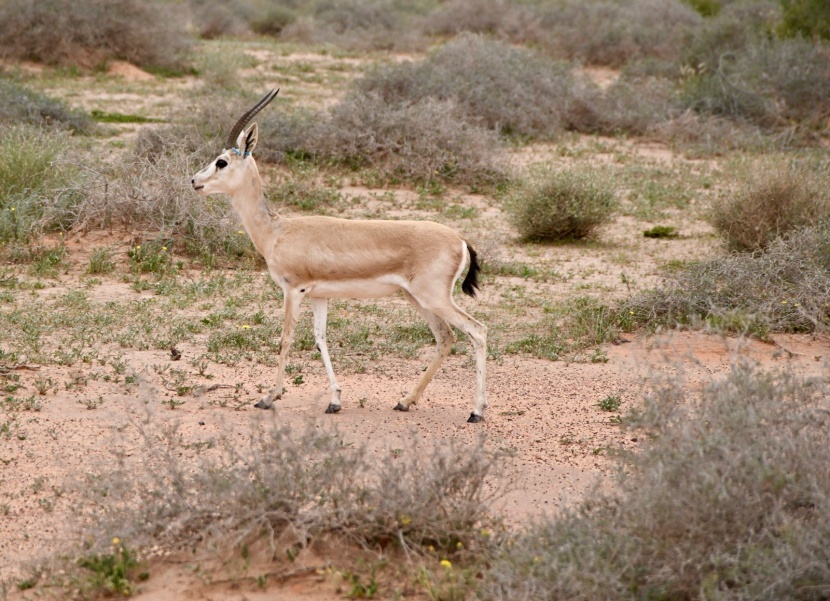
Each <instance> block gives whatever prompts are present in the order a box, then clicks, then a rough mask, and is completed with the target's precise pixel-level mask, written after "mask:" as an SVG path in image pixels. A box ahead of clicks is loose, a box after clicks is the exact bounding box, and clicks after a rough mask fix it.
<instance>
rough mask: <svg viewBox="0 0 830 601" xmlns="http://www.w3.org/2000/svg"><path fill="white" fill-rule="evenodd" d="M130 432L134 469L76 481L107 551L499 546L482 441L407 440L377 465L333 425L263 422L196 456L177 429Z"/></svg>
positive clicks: (458, 553) (464, 551) (273, 552)
mask: <svg viewBox="0 0 830 601" xmlns="http://www.w3.org/2000/svg"><path fill="white" fill-rule="evenodd" d="M133 426H134V427H135V428H137V429H138V430H139V434H140V435H141V437H142V438H143V440H144V443H145V444H144V445H143V447H142V453H141V459H140V461H139V462H132V461H130V460H129V459H128V458H127V457H126V456H125V455H121V454H116V453H114V456H113V460H115V463H116V465H115V467H111V466H107V467H105V468H103V469H100V470H98V472H97V473H90V474H89V478H88V483H87V482H84V483H82V486H83V488H84V489H85V490H87V491H88V493H87V496H88V499H87V503H85V504H84V511H85V514H86V516H87V517H88V518H89V520H90V521H91V522H92V523H91V524H90V523H87V524H85V525H84V530H85V531H86V533H87V535H88V536H90V537H92V538H93V539H96V540H97V541H98V542H99V543H102V547H104V548H106V545H107V544H108V542H109V539H110V537H111V536H112V533H119V536H120V537H121V539H122V540H127V541H129V544H130V545H131V546H132V547H134V548H141V547H145V548H146V547H150V546H153V547H156V548H158V547H161V548H163V549H178V548H181V547H187V548H191V547H193V548H194V549H198V550H199V551H202V552H206V551H209V550H211V549H219V550H220V553H225V552H227V553H229V554H233V553H234V552H236V553H237V554H238V551H239V549H241V548H243V547H246V548H250V549H251V551H252V553H253V552H254V549H259V550H262V551H263V552H264V557H263V558H264V559H273V558H274V557H280V556H281V557H285V556H286V554H287V553H288V554H289V557H291V556H292V555H291V554H292V553H293V555H296V554H297V552H298V551H299V550H301V549H302V548H305V547H307V546H309V545H314V544H316V543H318V542H321V541H322V540H324V537H326V536H328V535H335V536H338V537H341V538H342V539H345V540H346V541H348V542H350V543H353V544H357V545H359V546H362V547H365V548H370V549H380V548H383V547H385V546H386V545H388V544H390V543H391V544H393V545H396V546H403V547H404V548H405V549H406V550H407V551H410V552H414V553H416V554H423V555H426V554H427V552H428V549H429V547H432V548H433V550H434V551H436V552H438V553H440V554H441V556H442V557H446V556H448V555H451V556H454V557H464V556H465V555H468V554H474V553H481V552H482V551H483V550H486V549H488V548H489V547H490V546H491V545H492V544H493V543H494V541H496V540H497V537H496V536H492V535H491V536H488V535H487V534H482V532H481V528H482V527H483V526H484V525H486V526H487V527H488V528H489V529H490V532H489V533H488V534H492V533H493V532H494V530H496V528H495V526H497V525H498V522H497V520H496V518H494V517H493V516H492V514H491V512H490V510H489V502H490V501H491V500H492V499H493V497H494V496H495V495H496V494H498V492H497V489H494V488H492V487H489V488H488V487H485V480H486V479H487V477H488V476H489V475H491V474H492V473H493V471H494V468H495V466H496V462H497V459H498V457H497V456H496V455H495V454H494V453H492V452H490V451H488V450H487V449H485V448H484V446H483V444H481V443H479V444H473V445H469V446H466V447H464V448H462V447H460V446H456V445H452V444H450V445H448V446H445V447H441V448H437V449H432V448H430V449H422V448H420V447H419V446H418V445H417V444H413V445H412V446H410V447H409V448H406V449H399V450H397V452H396V454H395V455H394V456H393V455H391V454H389V455H387V456H386V457H385V458H384V459H383V460H382V461H380V462H379V461H378V460H377V459H376V455H375V454H374V453H369V452H368V451H367V449H366V448H365V447H364V446H362V445H355V444H350V443H347V442H346V441H345V440H344V439H343V438H342V437H341V436H340V435H339V433H338V432H337V431H336V430H335V429H333V428H321V427H320V425H319V424H317V425H315V424H313V423H311V422H309V423H308V424H307V427H305V428H301V429H299V431H297V430H292V429H291V428H290V427H289V426H286V425H278V424H277V423H276V420H270V421H268V420H264V421H258V422H252V425H251V428H250V431H249V432H248V433H247V435H245V434H241V435H240V433H236V432H234V433H230V432H228V433H226V434H222V435H220V436H218V437H217V438H215V439H212V440H211V441H210V442H209V443H208V444H209V447H208V448H207V449H205V450H203V451H202V452H200V453H197V454H194V453H192V452H187V451H186V450H185V449H187V445H186V444H185V442H184V440H185V439H183V436H185V435H184V434H183V433H182V432H180V431H179V430H178V428H177V427H176V426H175V425H167V426H159V425H158V424H155V423H154V422H153V420H152V419H151V418H150V419H148V420H146V421H145V423H137V422H133ZM194 455H195V456H194ZM258 542H259V543H260V544H256V543H258ZM261 543H264V544H261Z"/></svg>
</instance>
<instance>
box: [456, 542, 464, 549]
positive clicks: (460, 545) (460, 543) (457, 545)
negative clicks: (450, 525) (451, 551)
mask: <svg viewBox="0 0 830 601" xmlns="http://www.w3.org/2000/svg"><path fill="white" fill-rule="evenodd" d="M455 546H456V547H458V548H459V549H463V548H464V543H462V542H461V541H458V542H457V543H455Z"/></svg>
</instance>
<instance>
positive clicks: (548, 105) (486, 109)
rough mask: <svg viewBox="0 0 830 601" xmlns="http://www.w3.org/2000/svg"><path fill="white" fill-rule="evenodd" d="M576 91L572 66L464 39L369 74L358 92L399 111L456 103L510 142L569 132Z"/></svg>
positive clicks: (488, 42)
mask: <svg viewBox="0 0 830 601" xmlns="http://www.w3.org/2000/svg"><path fill="white" fill-rule="evenodd" d="M573 85H574V84H573V77H572V76H571V73H570V68H569V67H568V66H567V65H564V64H557V63H552V62H551V61H549V60H547V59H542V58H541V57H540V56H538V55H536V54H534V53H532V52H530V51H528V50H523V49H519V48H514V47H511V46H508V45H506V44H504V43H502V42H497V41H491V40H487V39H486V38H484V37H481V36H478V35H471V34H462V35H461V36H459V37H458V38H456V39H454V40H452V41H451V42H449V43H447V44H446V45H444V46H442V47H441V48H439V49H438V50H437V51H435V52H433V53H432V54H430V55H429V56H428V57H427V58H426V59H425V60H423V61H420V62H414V63H400V64H397V65H392V66H388V67H385V68H381V69H378V70H377V71H375V72H373V73H370V74H368V75H367V76H366V77H364V78H363V79H362V80H360V81H359V82H358V85H357V89H358V91H359V92H361V93H363V94H367V95H368V94H377V95H378V96H379V98H380V99H381V100H382V101H383V102H385V103H389V104H391V105H395V106H402V105H406V104H415V103H418V102H420V101H422V100H424V99H425V98H434V99H437V100H452V101H454V102H455V103H456V104H457V105H458V109H459V110H460V111H461V112H462V113H463V115H465V117H466V121H468V122H472V123H479V124H481V125H483V126H485V127H487V128H489V129H493V130H495V131H498V132H499V133H501V134H504V135H508V136H517V137H528V138H552V137H555V136H556V135H557V134H558V133H560V132H561V131H562V129H563V128H564V126H565V123H566V115H567V112H568V110H569V107H570V106H571V104H572V95H573V94H572V88H573Z"/></svg>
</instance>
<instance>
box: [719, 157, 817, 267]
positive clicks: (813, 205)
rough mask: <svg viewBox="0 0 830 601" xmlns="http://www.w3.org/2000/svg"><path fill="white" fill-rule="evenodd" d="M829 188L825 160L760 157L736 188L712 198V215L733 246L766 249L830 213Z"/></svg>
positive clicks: (739, 248) (731, 246)
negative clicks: (816, 162)
mask: <svg viewBox="0 0 830 601" xmlns="http://www.w3.org/2000/svg"><path fill="white" fill-rule="evenodd" d="M828 188H830V171H828V168H827V166H826V165H824V166H819V167H818V168H816V167H815V166H812V165H809V164H807V163H805V162H787V163H783V162H781V161H780V160H775V159H767V160H763V161H757V162H755V163H754V164H752V165H751V166H750V167H749V168H747V169H746V171H745V172H744V173H743V174H742V176H741V181H740V183H739V186H738V188H737V190H735V191H734V192H731V193H728V195H727V196H725V197H722V198H719V199H717V200H716V201H715V202H714V203H713V204H712V206H711V208H710V211H709V220H710V221H711V222H712V225H713V226H714V228H715V230H717V231H718V232H719V233H720V234H721V236H723V238H724V240H725V241H726V243H727V244H728V245H729V247H730V248H731V249H733V250H738V251H755V250H763V249H765V248H767V247H768V246H769V245H770V244H771V243H772V241H773V240H775V239H776V238H779V237H780V236H785V235H787V234H789V233H790V232H793V231H795V230H798V229H800V228H802V227H805V226H807V225H812V224H815V223H821V222H822V221H825V220H828V219H830V192H828Z"/></svg>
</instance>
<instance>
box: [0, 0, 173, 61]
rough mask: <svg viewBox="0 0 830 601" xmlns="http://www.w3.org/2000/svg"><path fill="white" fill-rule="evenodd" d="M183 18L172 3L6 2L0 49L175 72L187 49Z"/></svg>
mask: <svg viewBox="0 0 830 601" xmlns="http://www.w3.org/2000/svg"><path fill="white" fill-rule="evenodd" d="M185 26H186V19H185V18H184V16H183V15H181V14H180V13H179V11H178V7H177V5H176V4H175V3H173V2H161V1H160V2H142V1H140V0H74V1H70V0H43V1H40V2H28V1H27V0H6V1H5V2H3V3H0V49H2V51H3V53H4V54H5V55H6V56H7V57H12V58H16V59H28V60H35V61H40V62H43V63H47V64H57V65H77V66H82V67H95V66H98V65H101V64H102V63H105V62H106V61H107V60H110V59H122V60H126V61H130V62H132V63H135V64H137V65H141V66H143V67H155V68H159V69H165V70H174V71H181V70H182V69H183V68H184V60H185V57H186V54H187V52H188V49H189V36H188V35H187V32H186V28H185Z"/></svg>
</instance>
